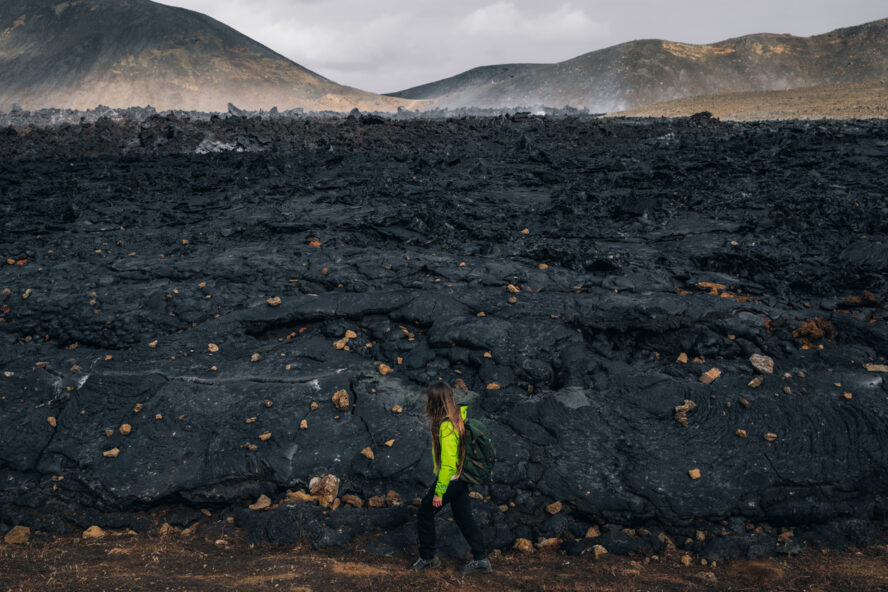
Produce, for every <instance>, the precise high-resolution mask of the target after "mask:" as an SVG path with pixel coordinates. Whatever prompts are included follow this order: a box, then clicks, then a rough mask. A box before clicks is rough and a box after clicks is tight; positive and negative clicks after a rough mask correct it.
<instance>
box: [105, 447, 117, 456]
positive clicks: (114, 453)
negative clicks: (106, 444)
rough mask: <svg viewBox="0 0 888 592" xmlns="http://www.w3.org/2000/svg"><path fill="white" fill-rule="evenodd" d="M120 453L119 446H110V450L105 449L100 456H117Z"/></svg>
mask: <svg viewBox="0 0 888 592" xmlns="http://www.w3.org/2000/svg"><path fill="white" fill-rule="evenodd" d="M119 454H120V448H112V449H111V450H106V451H105V452H103V453H102V456H104V457H105V458H117V455H119Z"/></svg>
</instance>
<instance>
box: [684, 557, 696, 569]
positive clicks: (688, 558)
mask: <svg viewBox="0 0 888 592" xmlns="http://www.w3.org/2000/svg"><path fill="white" fill-rule="evenodd" d="M693 562H694V559H693V558H692V557H691V556H690V555H682V556H681V564H682V565H684V566H685V567H687V566H689V565H690V564H691V563H693Z"/></svg>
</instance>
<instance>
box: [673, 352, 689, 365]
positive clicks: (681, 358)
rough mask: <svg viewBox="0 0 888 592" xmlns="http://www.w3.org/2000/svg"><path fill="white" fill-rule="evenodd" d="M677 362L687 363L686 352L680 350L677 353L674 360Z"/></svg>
mask: <svg viewBox="0 0 888 592" xmlns="http://www.w3.org/2000/svg"><path fill="white" fill-rule="evenodd" d="M675 361H676V362H678V363H679V364H687V363H688V354H686V353H684V352H681V353H680V354H678V358H677V359H676V360H675Z"/></svg>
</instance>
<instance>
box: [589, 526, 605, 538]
mask: <svg viewBox="0 0 888 592" xmlns="http://www.w3.org/2000/svg"><path fill="white" fill-rule="evenodd" d="M600 536H601V529H600V528H598V527H597V526H590V527H589V528H588V530H586V538H587V539H595V538H598V537H600Z"/></svg>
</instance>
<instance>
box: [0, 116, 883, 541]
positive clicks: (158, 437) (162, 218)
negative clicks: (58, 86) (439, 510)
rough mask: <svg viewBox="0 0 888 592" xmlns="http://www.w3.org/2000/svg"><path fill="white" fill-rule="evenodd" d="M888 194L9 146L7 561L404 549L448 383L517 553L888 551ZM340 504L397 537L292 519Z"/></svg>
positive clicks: (561, 142)
mask: <svg viewBox="0 0 888 592" xmlns="http://www.w3.org/2000/svg"><path fill="white" fill-rule="evenodd" d="M886 164H888V125H886V123H885V122H884V121H847V122H804V123H802V122H798V123H793V122H787V123H765V122H762V123H748V124H728V123H722V122H719V121H718V120H715V119H712V118H709V117H707V116H706V115H698V116H694V117H692V118H690V119H684V120H675V121H667V120H663V121H643V120H637V121H631V120H630V121H622V120H599V119H594V118H585V119H575V118H538V117H533V116H527V115H517V116H513V117H492V118H461V119H451V120H438V121H427V120H426V121H424V120H411V121H392V120H386V119H382V118H379V117H377V116H372V115H365V116H361V117H359V116H356V115H353V116H351V117H349V118H340V119H328V120H312V119H286V118H282V119H274V120H269V119H264V120H263V119H259V118H252V119H250V118H244V117H227V118H221V119H220V118H213V119H211V120H207V121H188V120H183V119H177V118H175V117H169V116H167V117H165V116H154V117H151V118H149V119H147V120H146V121H143V122H139V121H118V122H115V121H110V120H105V119H103V120H99V121H98V122H96V123H94V124H93V123H87V122H84V123H83V124H82V125H62V126H56V127H29V126H20V127H9V128H2V129H0V255H2V260H0V290H2V292H0V294H2V295H0V396H2V399H0V425H2V430H0V532H5V531H7V530H8V529H9V528H11V527H12V526H13V525H26V526H30V527H31V528H32V529H34V530H37V531H43V532H46V533H66V532H79V531H80V529H83V528H86V527H88V526H90V525H99V526H101V527H103V528H133V529H135V530H137V531H140V532H141V531H145V530H149V529H152V528H156V527H158V526H159V525H161V524H163V523H164V522H167V523H170V524H172V525H174V526H177V527H185V526H188V525H192V524H194V523H197V524H198V525H202V526H201V527H202V528H205V529H214V528H218V529H224V528H230V526H229V525H230V524H232V523H233V524H234V525H236V526H238V527H240V528H242V529H243V532H244V533H245V534H246V536H247V537H248V538H250V540H255V541H278V542H293V541H297V540H300V539H305V540H309V541H311V542H312V543H313V544H314V545H315V546H316V547H328V546H336V547H341V548H348V547H349V546H350V545H352V544H358V545H361V546H362V548H366V549H370V550H373V551H376V552H389V551H392V550H397V549H400V548H403V547H405V546H406V545H409V544H412V543H413V542H414V540H415V538H414V528H415V524H414V522H413V517H414V516H415V511H416V510H415V508H414V507H413V506H412V505H411V503H412V501H413V500H414V498H415V497H416V496H419V495H421V494H422V493H423V492H424V491H425V490H426V488H427V487H428V485H429V484H430V483H431V481H432V480H433V475H432V463H431V451H430V443H429V436H428V430H427V427H426V426H425V424H424V420H423V414H422V402H423V398H422V393H421V388H422V386H423V385H425V384H426V383H428V382H430V381H434V380H436V379H438V378H441V379H444V380H446V381H448V382H450V383H451V384H454V385H456V386H458V387H460V388H459V389H458V390H457V394H458V396H459V398H461V399H463V400H464V401H465V402H467V403H468V404H469V415H470V416H473V417H477V418H480V419H482V420H483V421H484V422H485V423H486V424H487V425H488V426H489V427H490V428H491V430H492V432H493V434H494V437H495V442H496V445H497V452H498V456H499V459H498V463H497V466H496V468H495V470H494V476H493V482H492V484H491V485H490V486H489V487H482V488H480V489H479V490H478V491H479V492H480V494H481V495H480V496H479V498H480V499H478V500H476V501H474V502H473V503H475V504H476V506H475V512H476V516H478V518H479V520H480V521H481V523H482V524H483V530H484V532H485V536H486V537H487V539H488V541H489V542H490V544H491V545H492V546H495V547H511V546H512V545H513V543H514V541H515V540H516V538H519V537H521V538H528V539H531V540H532V541H534V542H536V541H538V539H539V538H541V537H546V538H557V539H558V542H557V544H560V545H561V546H562V548H563V549H565V550H566V551H567V552H568V553H574V554H575V553H579V552H582V551H583V550H584V549H587V548H590V547H591V546H592V545H595V544H601V545H603V546H604V547H606V548H607V549H608V550H609V551H610V552H611V553H629V552H657V551H658V550H659V549H661V548H662V547H664V546H670V545H673V544H674V545H677V546H678V547H680V548H683V549H687V550H689V551H693V552H696V553H699V554H700V555H702V556H704V557H709V558H725V557H733V556H738V555H748V556H765V555H772V554H777V553H785V554H794V553H798V552H801V551H802V550H803V549H805V548H806V547H812V546H813V547H814V548H817V547H820V546H823V547H836V546H839V547H840V546H843V545H845V544H846V543H853V544H869V543H872V542H874V541H876V540H880V539H881V537H883V536H884V532H885V520H886V518H888V419H886V416H888V381H886V379H888V373H886V372H888V366H886V364H888V362H886V361H885V356H888V184H886V178H888V177H886ZM756 354H758V355H760V356H763V357H756V358H753V359H754V360H755V361H756V362H757V364H756V365H757V366H758V368H756V367H754V365H753V364H752V363H751V361H750V358H751V357H752V356H754V355H756ZM770 362H773V372H772V373H771V372H768V370H770V368H769V367H768V365H769V364H770ZM341 391H345V393H342V392H341ZM334 395H335V399H336V402H338V403H339V405H338V406H337V405H336V404H334V401H333V399H334ZM343 395H347V399H348V400H347V402H346V401H345V400H344V398H343ZM124 424H126V425H125V426H124ZM325 474H332V475H335V476H337V477H338V478H339V479H341V483H340V486H339V490H338V493H339V495H340V496H346V495H348V494H351V495H354V496H357V497H358V498H361V500H365V501H366V500H371V498H373V499H376V500H377V501H379V500H385V501H383V502H381V503H376V504H373V505H377V506H382V507H368V506H367V504H366V503H365V504H364V507H361V508H354V507H346V506H347V504H344V505H343V506H342V507H340V508H338V509H332V508H324V507H321V506H319V505H316V504H314V503H312V500H309V501H293V500H295V498H296V496H295V495H294V494H293V493H291V494H290V496H289V497H287V491H288V490H290V491H291V492H296V491H298V490H301V489H307V488H308V485H309V481H310V480H311V478H312V477H317V476H321V475H325ZM390 492H392V493H390ZM394 492H396V493H397V495H395V493H394ZM262 494H265V495H267V496H268V497H269V498H270V501H271V504H272V505H271V506H270V508H268V509H265V510H262V511H258V510H253V509H249V508H248V505H250V504H253V503H254V502H255V501H256V500H257V498H259V496H260V495H262ZM352 499H353V498H352ZM554 502H561V504H562V505H561V509H560V511H557V512H556V510H558V505H557V504H554ZM337 503H338V502H337ZM553 504H554V505H553ZM201 510H204V512H203V513H202V512H201ZM448 512H449V510H448ZM442 525H443V526H444V528H443V530H444V532H443V533H442V534H443V540H442V542H443V543H445V544H446V545H448V546H447V547H446V548H445V549H444V551H445V552H448V553H451V554H458V553H461V552H464V551H465V550H466V549H465V548H464V547H463V546H462V545H464V543H463V542H462V539H461V537H459V536H458V534H456V531H455V527H454V526H453V523H452V522H444V523H442ZM593 526H597V527H598V531H597V532H596V531H595V529H591V531H590V527H593ZM790 530H791V532H790ZM365 535H372V536H369V537H366V538H364V537H365Z"/></svg>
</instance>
